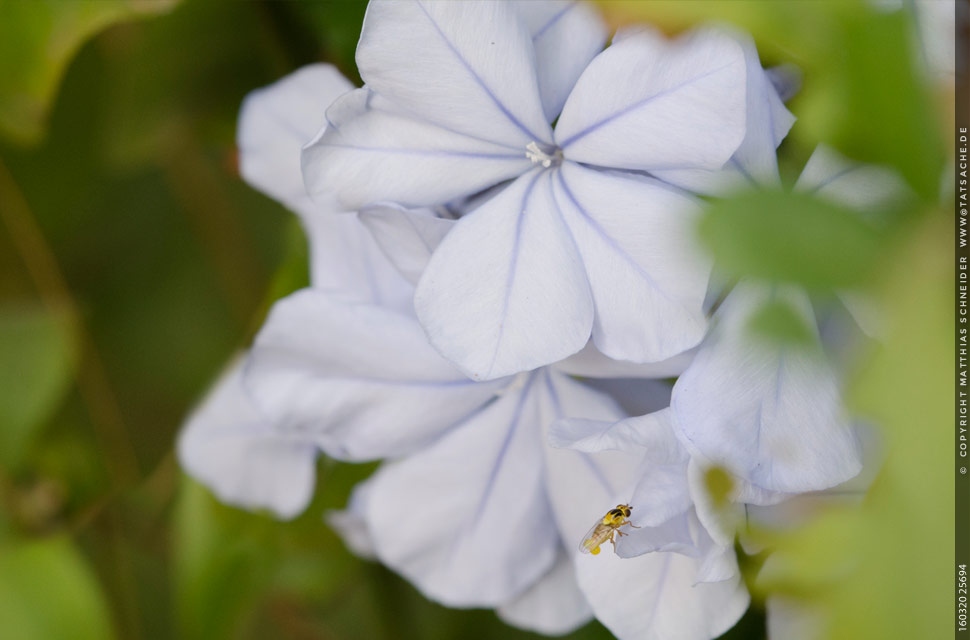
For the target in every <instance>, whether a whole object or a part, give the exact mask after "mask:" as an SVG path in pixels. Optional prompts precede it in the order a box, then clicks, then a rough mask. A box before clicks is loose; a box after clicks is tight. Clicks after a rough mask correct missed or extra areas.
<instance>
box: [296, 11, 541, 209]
mask: <svg viewBox="0 0 970 640" xmlns="http://www.w3.org/2000/svg"><path fill="white" fill-rule="evenodd" d="M400 4H402V5H404V4H410V3H400ZM455 4H464V3H455ZM468 4H477V3H468ZM489 4H492V3H489ZM494 4H498V3H494ZM372 6H373V5H372ZM459 110H463V107H462V108H461V109H459ZM327 121H328V125H327V127H326V129H324V130H323V131H321V132H320V133H319V135H317V136H316V137H315V138H314V139H313V140H312V141H310V143H309V144H307V146H306V148H305V149H304V150H303V177H304V181H305V182H306V187H307V190H308V191H309V193H310V195H311V196H312V197H313V198H314V199H315V200H317V201H323V202H326V201H328V200H330V199H332V198H334V197H335V198H336V199H337V201H338V202H339V203H340V205H341V207H343V208H344V209H346V210H356V209H360V208H361V207H363V206H365V205H368V204H373V203H378V202H384V201H390V202H396V203H398V204H402V205H404V206H408V207H420V206H424V205H434V204H442V203H445V202H448V201H450V200H453V199H455V198H458V197H461V196H466V195H469V194H472V193H475V192H477V191H481V190H482V189H485V188H487V187H490V186H492V185H494V184H496V183H498V182H501V181H502V180H507V179H509V178H514V177H515V176H518V175H520V174H522V173H524V172H525V171H526V170H528V168H529V167H530V166H531V163H530V162H529V160H528V159H527V158H526V156H525V145H526V144H527V143H528V142H526V143H523V144H522V145H521V146H507V145H503V144H498V143H495V142H491V141H489V140H487V139H483V138H480V137H477V136H476V135H474V134H472V135H468V134H462V133H457V132H455V131H452V130H449V129H445V128H442V127H440V126H437V125H435V124H432V123H430V122H427V121H425V120H422V119H420V118H418V117H416V116H413V115H409V114H407V113H405V112H403V111H401V110H400V109H399V108H398V107H397V106H395V105H393V104H392V103H391V102H389V101H388V100H386V99H384V98H383V97H382V96H380V95H377V94H375V93H374V92H373V91H372V90H370V89H368V88H364V89H357V90H355V91H352V92H351V93H348V94H346V95H344V96H343V97H342V98H340V99H339V100H337V101H336V102H335V103H334V104H333V106H331V108H330V109H328V110H327ZM482 131H483V132H484V131H487V129H485V128H484V126H483V128H482Z"/></svg>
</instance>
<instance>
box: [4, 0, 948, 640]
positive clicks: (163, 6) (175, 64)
mask: <svg viewBox="0 0 970 640" xmlns="http://www.w3.org/2000/svg"><path fill="white" fill-rule="evenodd" d="M937 2H938V3H939V4H943V5H946V6H948V7H950V8H951V9H950V10H951V12H952V6H953V4H952V2H945V1H943V0H925V1H923V2H915V3H913V2H908V3H906V8H905V9H904V10H903V11H894V10H893V9H894V7H893V4H892V3H891V2H888V3H879V5H880V6H879V7H876V6H875V4H870V3H862V2H851V1H848V0H839V1H837V2H826V1H824V0H820V1H818V2H786V3H769V2H758V1H753V0H752V1H732V2H708V1H704V0H698V1H696V2H688V3H684V2H680V3H676V2H660V1H657V2H635V1H633V0H626V1H619V2H609V1H607V2H602V3H601V5H602V7H603V9H604V11H605V12H606V15H607V16H608V19H609V20H610V21H611V22H612V23H613V24H614V25H622V24H626V23H629V22H634V21H647V22H651V23H653V24H656V25H658V26H659V27H661V28H662V29H664V30H665V31H668V32H676V31H679V30H682V29H684V28H687V27H689V26H690V25H692V24H695V23H697V22H703V21H708V20H718V21H728V22H731V23H734V24H736V25H738V26H740V27H742V28H744V29H747V30H748V31H750V32H751V33H753V35H754V37H755V40H756V41H757V42H758V45H759V50H760V51H761V53H762V58H763V61H764V62H765V63H766V65H771V64H779V63H788V64H793V65H795V67H797V68H798V69H799V71H800V74H801V77H802V89H801V91H800V92H799V94H798V95H797V96H796V97H795V99H794V101H793V102H792V103H791V104H790V105H789V106H790V108H791V110H792V111H793V112H794V113H795V114H796V115H797V116H798V117H799V122H798V123H797V124H796V125H795V128H794V129H793V131H792V134H791V135H790V136H789V139H788V140H786V142H785V143H784V144H783V146H782V148H781V150H780V154H781V164H782V171H783V177H784V178H785V180H786V181H787V182H789V183H790V182H791V181H793V179H794V177H796V176H797V175H798V172H799V171H800V169H801V166H802V165H803V164H804V162H805V160H806V159H807V158H808V156H809V155H810V154H811V152H812V150H813V149H814V147H815V144H816V143H817V142H818V141H824V142H826V143H828V144H830V145H832V146H834V147H835V148H837V149H839V150H840V151H842V152H843V153H845V154H846V155H848V156H850V157H852V158H855V159H858V160H863V161H868V162H874V163H879V164H883V165H887V166H890V167H892V168H893V169H894V170H896V171H897V172H898V173H899V174H900V175H901V176H902V177H903V178H904V179H905V180H906V182H907V183H908V184H909V186H910V188H911V190H912V192H913V194H914V197H913V198H912V199H911V200H909V201H906V202H900V203H898V206H897V207H896V208H894V209H893V210H891V211H886V212H885V215H884V216H883V219H882V220H881V222H880V224H879V225H878V226H879V230H878V232H876V231H874V232H873V233H874V234H875V235H873V236H872V237H867V238H863V239H862V240H859V243H860V245H859V246H858V247H855V246H853V245H852V244H851V243H850V244H848V245H846V242H844V240H845V233H846V232H845V228H844V227H842V226H840V222H839V220H838V219H835V218H832V216H819V221H813V219H811V217H807V219H806V220H802V221H800V222H797V224H796V227H795V228H786V229H778V228H777V227H778V225H774V226H772V225H771V224H766V221H767V220H768V219H769V218H770V216H771V214H772V207H776V208H777V207H784V206H785V201H784V197H785V196H783V195H780V194H770V197H766V198H764V199H763V200H758V201H757V202H756V203H755V205H757V206H754V208H753V209H751V210H752V211H754V213H753V214H751V215H746V216H739V217H738V219H732V218H723V217H722V218H719V220H721V221H722V222H723V220H727V224H721V225H720V226H718V227H717V228H718V229H727V230H728V232H725V233H719V234H717V237H716V238H713V239H712V238H708V239H707V241H708V244H709V246H710V248H711V250H712V251H713V252H714V255H715V256H716V257H717V258H718V259H719V262H720V263H722V265H724V267H725V269H726V270H727V272H728V275H729V276H732V277H736V276H742V275H750V274H754V275H760V276H762V277H767V278H769V279H770V278H773V277H775V275H774V274H780V275H778V279H781V280H785V281H794V282H796V283H798V284H801V285H804V286H808V287H810V288H811V289H812V290H813V292H814V293H816V294H817V295H820V296H824V295H827V294H831V292H833V291H835V290H838V289H839V288H840V287H843V286H848V285H849V284H851V285H852V286H856V287H862V288H865V289H866V290H868V291H870V292H872V293H874V294H876V295H878V296H879V298H880V300H881V301H882V303H883V305H884V307H883V308H884V309H885V312H884V317H885V321H886V323H887V326H889V327H890V332H889V338H888V339H887V341H886V343H885V345H884V346H882V347H878V346H875V347H872V348H871V349H869V350H868V351H867V352H866V353H865V354H864V355H863V356H862V357H860V358H859V359H858V361H857V362H856V363H855V364H854V366H853V370H852V371H851V373H850V376H849V377H850V380H851V384H850V390H851V394H850V398H851V401H852V403H853V407H854V408H855V409H856V410H857V411H858V412H859V413H860V414H862V415H865V416H867V417H869V418H871V419H872V420H874V421H876V422H877V423H878V424H879V426H880V428H881V429H882V433H883V434H884V436H885V438H886V440H887V442H888V447H887V450H888V451H889V452H890V453H889V456H888V457H887V461H886V463H885V466H884V469H883V471H882V473H881V474H880V476H879V479H878V480H877V483H876V485H875V487H874V488H873V491H872V493H871V495H870V497H869V498H868V499H867V501H866V502H865V504H864V505H863V507H862V508H859V509H852V510H849V511H836V512H832V513H825V514H822V515H821V516H820V517H819V518H818V519H817V521H815V522H814V523H813V524H812V525H810V526H809V527H807V528H805V529H804V530H802V531H799V532H796V533H793V534H789V535H784V536H778V537H776V538H772V545H773V547H774V548H777V549H778V557H779V558H781V559H782V562H780V563H779V564H780V569H777V570H776V571H774V572H773V573H772V575H771V576H768V577H765V576H764V575H761V574H759V572H758V567H759V565H758V563H757V562H751V563H748V564H749V567H748V574H749V575H748V576H747V577H748V580H749V585H750V586H751V587H752V589H753V590H754V592H755V594H756V598H755V604H754V605H753V606H752V610H751V611H750V612H749V614H748V615H747V616H746V617H745V618H744V619H743V620H742V622H741V623H740V624H739V625H738V627H736V628H735V629H734V630H733V631H731V632H730V633H729V635H728V637H731V638H750V639H757V638H763V637H765V620H764V613H763V606H764V601H765V598H766V597H768V596H770V595H776V594H785V595H787V596H788V597H793V598H801V599H803V600H804V601H806V602H809V603H812V604H813V605H814V606H818V607H821V608H823V609H825V610H826V611H827V614H828V615H830V616H831V617H832V619H833V620H836V621H837V624H836V625H834V628H836V629H837V630H836V631H834V632H832V633H831V634H830V636H831V637H840V638H841V637H845V638H867V637H881V638H885V637H899V638H915V637H939V636H938V635H936V632H937V631H940V630H942V631H947V630H948V629H950V628H951V626H950V615H951V612H952V605H951V600H950V595H949V594H950V593H951V589H950V582H951V580H952V578H953V571H952V567H951V566H950V563H951V558H952V555H951V553H952V549H953V535H952V522H953V518H952V506H951V505H952V504H953V493H952V492H953V488H952V485H953V480H952V471H951V470H950V467H949V466H948V464H947V461H948V460H949V459H950V456H951V455H952V454H951V449H950V446H951V444H950V439H949V438H950V436H949V435H948V434H949V433H950V429H951V428H952V427H951V424H952V423H951V420H952V415H951V414H950V412H949V411H948V409H946V407H948V406H949V405H948V404H947V403H948V402H949V397H950V396H949V394H950V389H951V388H952V387H951V384H952V382H951V378H952V371H953V353H952V348H951V347H952V339H951V336H952V335H953V320H952V317H951V312H950V309H951V306H950V305H951V304H952V303H951V298H950V297H949V295H950V292H951V291H952V278H953V275H952V262H951V260H952V253H951V252H952V247H953V240H952V227H951V226H950V225H951V218H949V217H948V216H950V215H952V214H951V213H949V212H952V205H953V179H952V175H953V171H952V165H948V164H947V158H952V146H953V140H952V135H951V134H950V132H951V131H952V124H953V88H952V87H953V81H954V76H953V73H954V71H953V68H952V48H951V49H950V51H949V53H947V52H946V51H944V52H943V53H940V51H939V50H938V47H936V46H935V43H934V42H933V41H934V40H937V39H941V38H946V37H948V34H945V33H943V32H942V31H940V29H942V28H950V29H952V22H951V23H949V25H947V23H945V22H943V23H940V22H939V18H938V14H940V10H939V7H934V3H937ZM900 4H901V3H900ZM958 4H959V5H961V6H962V7H963V9H965V8H966V5H965V3H964V2H962V1H961V2H958ZM365 6H366V5H365V3H364V2H363V1H351V0H347V1H331V2H295V1H292V2H274V1H260V0H251V1H245V2H206V1H203V0H181V1H178V0H162V1H160V2H154V1H147V2H138V1H135V0H98V1H92V2H85V1H82V0H77V1H71V0H0V624H2V625H3V628H2V631H0V636H2V637H7V638H15V639H20V638H27V639H33V638H38V639H48V638H50V639H59V638H92V639H103V638H172V637H179V638H206V639H220V638H324V639H342V638H364V639H369V638H375V639H383V638H387V639H391V638H394V639H400V638H427V639H442V640H446V639H455V638H461V639H475V638H483V639H484V638H529V637H533V638H535V637H538V636H534V635H532V634H528V633H524V632H519V631H517V630H514V629H511V628H509V627H507V626H505V625H504V624H502V623H501V622H500V621H499V620H498V619H497V618H496V617H495V615H494V614H493V613H492V612H489V611H455V610H449V609H445V608H442V607H439V606H437V605H435V604H433V603H430V602H428V601H426V600H425V599H424V598H423V597H421V596H420V595H419V594H418V593H417V592H416V591H415V590H414V589H413V588H412V587H411V586H410V585H409V584H407V583H406V582H405V581H403V580H401V579H400V578H398V577H397V576H395V575H394V574H392V573H391V572H389V571H388V570H386V569H384V568H382V567H381V566H379V565H377V564H374V563H370V562H365V561H361V560H358V559H356V558H355V557H354V556H352V555H351V554H350V553H349V552H348V551H347V550H346V549H345V548H344V547H343V545H342V544H341V543H340V541H339V540H338V539H337V537H336V536H335V534H334V533H333V532H331V531H330V530H329V529H328V528H327V527H326V526H325V525H324V524H323V521H322V515H323V513H324V512H325V511H326V510H327V509H331V508H339V507H342V506H343V505H344V503H345V501H346V498H347V495H348V493H349V490H350V488H351V487H352V486H353V484H354V483H355V482H357V481H358V480H360V479H362V478H364V477H366V476H367V475H368V474H369V473H370V472H371V471H372V470H373V466H372V465H348V464H341V463H336V462H333V461H329V460H321V462H320V463H319V464H320V468H319V481H318V483H319V487H318V491H317V494H316V498H315V500H314V502H313V504H312V506H311V507H310V509H308V510H307V512H306V513H305V514H304V515H303V516H301V517H300V518H299V519H297V520H296V521H294V522H289V523H279V522H276V521H275V520H273V519H272V518H270V517H268V516H264V515H259V514H250V513H246V512H243V511H239V510H236V509H232V508H230V507H226V506H222V505H220V504H219V503H218V502H216V501H215V499H214V498H213V497H212V496H211V495H210V494H209V493H208V492H207V491H206V490H205V489H204V488H202V487H200V486H198V485H196V484H194V483H193V482H191V481H190V480H188V479H187V478H186V477H185V476H184V475H183V474H182V473H181V471H180V470H179V468H178V465H177V463H176V461H175V458H174V455H173V445H174V442H175V440H176V437H177V434H178V431H179V427H180V424H181V423H182V421H183V420H184V418H185V416H186V415H187V412H188V411H190V410H191V408H192V406H193V405H194V403H195V402H197V401H198V400H199V399H200V398H201V396H202V394H203V393H204V392H205V390H206V389H207V387H208V385H209V384H210V383H211V382H212V381H213V380H214V379H215V377H216V376H217V375H218V374H219V373H220V371H222V370H223V368H224V367H225V366H226V365H227V363H228V362H229V361H230V359H231V358H232V357H233V356H234V355H235V354H237V353H239V351H240V350H241V349H243V348H245V346H246V345H247V344H248V341H249V340H250V339H251V338H252V336H253V334H254V332H255V331H256V330H257V329H258V327H259V325H260V323H261V322H262V319H263V317H264V315H265V312H266V311H267V309H268V307H269V305H270V304H271V303H272V301H273V300H275V299H277V298H279V297H281V296H282V295H285V294H286V293H288V292H290V291H293V290H295V289H296V288H298V287H300V286H303V284H305V281H306V249H305V244H304V239H303V237H302V234H301V231H300V229H299V227H298V225H297V222H296V220H295V217H294V216H292V215H291V214H289V213H288V212H286V211H285V210H284V209H283V208H282V207H281V206H280V205H278V204H277V203H275V202H273V201H271V200H269V199H268V198H266V197H264V196H262V195H261V194H259V193H257V192H256V191H254V190H253V189H251V188H249V187H248V186H247V185H246V184H244V183H243V182H242V180H241V179H240V177H239V174H238V171H237V167H236V149H235V143H234V138H235V127H236V116H237V113H238V110H239V105H240V103H241V101H242V99H243V97H244V96H245V95H246V93H247V92H249V91H251V90H253V89H256V88H258V87H261V86H263V85H266V84H268V83H270V82H273V81H274V80H276V79H278V78H280V77H281V76H283V75H285V74H287V73H289V72H290V71H293V70H295V69H297V68H298V67H300V66H302V65H304V64H307V63H310V62H315V61H321V60H322V61H329V62H332V63H333V64H335V65H337V66H338V67H339V68H340V69H341V70H342V71H343V72H344V74H345V75H346V76H347V77H348V78H351V79H352V80H353V81H355V82H358V83H359V76H358V75H357V73H356V67H355V65H354V61H353V53H354V48H355V46H356V42H357V37H358V34H359V32H360V25H361V20H362V18H363V14H364V10H365ZM944 13H945V11H944ZM940 24H943V27H940V26H938V25H940ZM961 28H965V25H964V26H963V27H961ZM934 29H935V30H936V31H934ZM928 44H929V45H930V46H927V45H928ZM947 56H949V62H950V67H949V69H947V68H946V66H945V63H946V62H947ZM941 61H942V64H943V67H942V68H941ZM963 81H964V82H965V79H964V80H963ZM758 203H760V205H758ZM758 206H761V207H762V208H761V209H758ZM710 215H711V216H712V218H711V219H713V216H730V215H732V214H731V212H730V211H729V210H728V208H723V210H721V211H713V212H712V213H711V214H710ZM773 233H790V234H796V235H798V237H804V238H806V241H805V246H804V247H803V249H804V250H803V251H802V250H800V251H798V252H796V255H792V256H789V257H788V258H787V259H788V260H790V261H791V263H792V264H784V265H782V264H771V263H765V262H764V260H767V259H769V258H765V257H764V256H761V255H760V254H761V253H762V252H759V250H758V248H759V246H764V243H770V242H773V241H774V238H773V237H772V234H773ZM856 235H857V234H856ZM854 237H855V236H853V238H854ZM809 239H810V240H809ZM833 245H834V246H838V247H840V248H841V250H842V253H841V254H839V255H835V256H833V255H832V253H831V251H827V250H826V248H827V247H830V246H833ZM860 251H863V252H864V255H863V257H862V262H861V263H860V262H859V252H860ZM737 256H742V257H743V256H759V258H758V259H757V260H756V259H753V258H752V259H738V258H737ZM840 256H841V257H840ZM846 256H854V258H853V260H849V259H848V258H847V257H846ZM840 259H841V260H845V262H844V263H841V262H839V260H840ZM832 260H835V261H836V262H835V268H834V269H833V264H832ZM860 264H861V266H860ZM840 265H841V266H842V267H844V269H842V271H845V272H846V273H848V272H849V271H850V270H851V271H852V273H851V274H850V275H851V277H850V275H846V277H844V278H840V277H839V276H838V274H839V273H840V270H839V267H840ZM860 269H861V273H860ZM833 273H834V274H836V275H834V276H833V275H832V274H833ZM524 543H526V544H527V541H525V542H524ZM570 637H572V638H577V639H578V638H588V639H592V638H609V637H611V636H610V635H609V634H608V633H607V632H606V631H605V630H604V629H603V628H602V627H600V626H599V625H598V624H597V623H592V624H590V625H589V626H587V627H585V628H583V629H581V630H580V631H578V632H576V633H575V634H573V635H572V636H570Z"/></svg>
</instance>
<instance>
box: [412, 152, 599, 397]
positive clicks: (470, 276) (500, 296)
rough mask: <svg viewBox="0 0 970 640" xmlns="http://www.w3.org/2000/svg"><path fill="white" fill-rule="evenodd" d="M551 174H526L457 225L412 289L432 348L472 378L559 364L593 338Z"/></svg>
mask: <svg viewBox="0 0 970 640" xmlns="http://www.w3.org/2000/svg"><path fill="white" fill-rule="evenodd" d="M552 176H553V173H552V172H550V171H532V172H530V173H528V174H526V175H524V176H522V177H521V178H519V179H518V180H516V181H515V182H513V183H512V184H511V185H510V186H509V187H507V188H506V189H505V190H504V191H502V192H501V193H500V194H499V195H497V196H495V197H494V198H492V199H491V200H489V201H488V202H486V203H485V204H484V205H482V206H481V207H479V208H478V209H476V210H475V211H473V212H472V213H470V214H468V215H467V216H465V217H464V218H462V219H461V220H459V222H458V224H456V225H455V228H454V229H453V230H452V231H451V232H450V233H449V234H448V235H447V236H446V237H445V239H444V240H443V241H442V243H441V245H440V246H439V247H438V249H437V251H435V253H434V255H433V256H432V258H431V261H430V262H429V263H428V267H427V269H426V270H425V273H424V276H423V277H422V278H421V281H420V283H419V284H418V288H417V291H416V293H415V297H414V304H415V310H416V311H417V313H418V317H419V318H420V320H421V324H422V325H424V327H425V329H426V330H427V332H428V337H429V338H430V340H431V343H432V344H433V345H434V346H435V347H436V348H437V349H438V350H439V351H440V352H441V353H442V354H443V355H444V356H445V357H447V358H448V359H449V360H451V361H452V362H454V363H455V364H456V365H457V366H458V367H459V368H461V369H462V371H464V372H465V373H466V374H467V375H468V376H469V377H471V378H474V379H476V380H490V379H493V378H497V377H501V376H505V375H509V374H512V373H516V372H519V371H528V370H531V369H534V368H536V367H539V366H542V365H545V364H548V363H550V362H555V361H557V360H561V359H563V358H565V357H566V356H569V355H571V354H573V353H575V352H577V351H579V350H580V349H581V348H582V347H583V346H584V345H585V344H586V341H587V340H588V338H589V335H590V327H591V325H592V322H593V301H592V297H591V295H590V292H589V285H588V284H587V280H586V274H585V272H584V268H583V262H582V260H581V258H580V256H579V253H578V252H577V250H576V247H575V244H574V242H573V240H572V238H571V237H570V233H569V230H568V229H567V227H566V224H565V223H564V222H563V220H562V218H561V216H560V215H559V212H558V210H557V209H556V205H555V201H554V200H553V193H552Z"/></svg>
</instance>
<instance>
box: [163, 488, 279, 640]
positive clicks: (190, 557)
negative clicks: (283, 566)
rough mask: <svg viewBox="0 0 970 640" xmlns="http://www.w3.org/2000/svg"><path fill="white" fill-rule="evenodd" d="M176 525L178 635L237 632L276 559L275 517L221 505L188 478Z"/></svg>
mask: <svg viewBox="0 0 970 640" xmlns="http://www.w3.org/2000/svg"><path fill="white" fill-rule="evenodd" d="M174 527H175V587H176V600H175V606H176V615H177V623H178V629H179V637H180V638H186V639H188V640H191V639H194V638H198V639H205V640H219V639H220V638H235V637H238V636H239V634H240V632H241V631H242V630H243V629H244V628H245V627H246V625H247V624H249V623H250V622H251V619H250V618H251V615H252V614H253V613H255V604H256V602H257V599H258V597H259V596H260V595H261V594H262V592H263V590H264V589H265V588H266V586H267V583H268V582H269V579H270V577H271V573H272V571H271V570H272V567H273V566H274V564H275V563H276V561H277V560H278V557H277V555H278V554H277V550H276V548H275V544H273V540H272V534H273V528H274V523H273V521H272V520H270V519H269V518H266V517H261V516H257V515H254V514H249V513H245V512H242V511H237V510H235V509H232V508H230V507H226V506H223V505H221V504H219V503H217V502H216V500H215V499H214V498H213V497H212V496H211V495H210V494H209V492H208V491H206V490H205V489H204V488H202V487H201V486H200V485H198V484H196V483H195V482H193V481H190V480H188V479H185V481H184V482H183V483H182V488H181V492H180V495H179V501H178V504H177V509H176V514H175V521H174Z"/></svg>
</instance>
